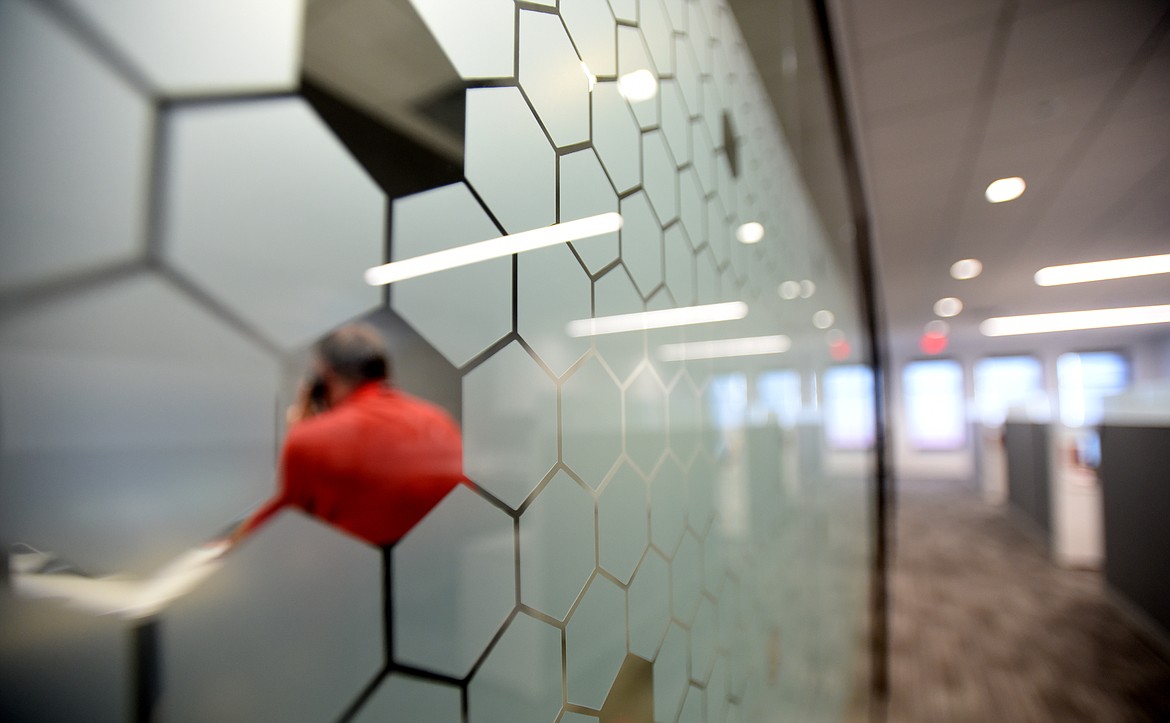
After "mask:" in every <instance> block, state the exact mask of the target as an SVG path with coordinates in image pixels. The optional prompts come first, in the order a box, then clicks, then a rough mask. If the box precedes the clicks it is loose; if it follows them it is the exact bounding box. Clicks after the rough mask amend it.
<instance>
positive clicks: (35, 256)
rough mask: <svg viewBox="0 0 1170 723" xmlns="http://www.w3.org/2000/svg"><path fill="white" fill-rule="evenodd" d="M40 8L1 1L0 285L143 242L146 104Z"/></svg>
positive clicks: (102, 260) (62, 271) (22, 282)
mask: <svg viewBox="0 0 1170 723" xmlns="http://www.w3.org/2000/svg"><path fill="white" fill-rule="evenodd" d="M42 5H43V4H42V3H37V2H32V1H31V0H13V1H11V2H5V3H2V4H0V290H6V289H9V288H13V287H28V286H29V285H31V284H33V283H36V282H41V281H45V280H48V279H52V278H55V277H60V276H63V275H66V274H70V273H76V272H78V271H85V270H89V269H93V268H100V267H103V266H108V265H110V264H112V263H117V262H124V261H127V260H129V259H131V258H133V257H134V256H135V255H136V254H137V253H138V252H140V251H141V250H142V248H143V246H144V240H143V239H144V234H145V228H144V227H143V223H142V215H141V214H140V213H139V212H138V209H140V208H142V207H143V206H144V205H145V204H146V201H147V199H146V190H147V185H148V184H147V177H146V172H147V168H148V153H149V149H150V139H149V134H150V125H151V113H150V107H149V105H148V104H147V103H146V99H145V98H142V97H140V96H139V95H138V94H137V93H136V92H135V91H134V89H133V87H132V86H131V85H130V84H129V83H128V82H127V81H126V80H125V79H123V78H120V77H118V74H117V73H115V72H114V71H113V70H112V69H110V68H107V67H105V66H104V65H102V64H101V63H99V62H97V58H96V57H95V56H94V55H93V53H92V51H91V50H90V49H89V48H87V47H85V44H84V43H83V42H81V41H80V40H79V39H78V38H76V37H74V36H72V35H71V34H70V33H68V32H66V31H65V30H64V29H63V28H61V27H59V26H57V25H56V23H54V22H52V19H51V17H50V16H49V14H48V13H47V11H46V9H45V8H44V7H42ZM46 89H52V90H51V92H46ZM82 114H83V115H84V126H85V129H86V131H85V132H82V133H79V132H78V127H79V123H80V122H81V119H80V117H81V115H82ZM94 138H100V139H101V143H94V142H93V139H94Z"/></svg>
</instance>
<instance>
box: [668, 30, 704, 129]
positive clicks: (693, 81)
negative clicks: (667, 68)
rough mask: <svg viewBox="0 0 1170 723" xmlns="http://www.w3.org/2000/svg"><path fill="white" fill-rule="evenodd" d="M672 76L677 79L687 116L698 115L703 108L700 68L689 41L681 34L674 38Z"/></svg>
mask: <svg viewBox="0 0 1170 723" xmlns="http://www.w3.org/2000/svg"><path fill="white" fill-rule="evenodd" d="M674 62H675V72H674V77H675V78H676V79H677V80H678V88H679V90H680V91H682V99H683V102H684V103H686V106H687V110H688V111H690V112H689V113H688V115H689V116H695V115H698V114H699V113H700V112H701V111H702V109H703V102H702V92H701V88H702V82H701V79H700V76H701V73H702V71H701V69H700V67H699V61H698V60H696V59H695V51H694V49H693V48H692V47H691V43H690V41H689V40H687V39H686V38H685V37H683V36H676V37H675V39H674Z"/></svg>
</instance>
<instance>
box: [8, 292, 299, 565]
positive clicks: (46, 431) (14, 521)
mask: <svg viewBox="0 0 1170 723" xmlns="http://www.w3.org/2000/svg"><path fill="white" fill-rule="evenodd" d="M0 378H2V379H3V380H4V384H3V385H0V425H2V426H3V429H4V455H5V456H4V472H3V476H4V496H5V498H6V499H7V500H9V501H10V502H15V501H19V504H4V505H0V529H3V530H4V534H5V535H6V536H9V539H12V540H23V541H26V542H28V543H30V544H32V545H34V546H35V547H38V548H40V549H45V550H51V551H53V552H54V553H56V554H58V555H61V556H63V557H65V558H67V559H69V560H71V561H72V562H74V563H76V564H77V565H78V566H79V567H81V568H82V569H85V570H100V571H116V572H119V573H125V574H131V575H141V576H146V575H150V574H152V573H154V572H155V571H156V570H157V569H158V568H159V567H161V566H162V565H164V564H166V563H167V562H169V561H170V560H173V559H174V558H175V557H176V556H178V555H180V554H181V553H182V552H183V551H185V550H188V549H189V548H190V547H191V546H192V545H193V544H195V543H197V542H199V541H201V540H204V539H206V536H207V535H208V534H209V531H213V530H215V529H216V528H218V527H219V526H221V525H223V524H225V523H226V522H227V521H229V520H232V519H234V518H236V517H238V516H239V515H240V514H242V513H243V512H244V511H245V510H247V509H248V508H249V507H250V506H251V505H253V504H255V501H256V500H257V499H261V498H263V497H264V496H265V495H267V494H269V493H270V492H271V489H272V488H271V482H270V481H269V480H271V479H272V474H273V471H274V470H273V459H272V450H273V448H274V446H275V445H276V438H275V429H274V425H273V420H272V410H273V403H274V400H275V399H276V391H277V382H278V379H279V378H280V368H279V365H278V364H277V363H276V361H275V360H274V359H272V358H271V357H270V356H269V355H268V354H267V353H265V352H264V351H263V349H262V347H260V345H259V344H257V343H256V342H255V341H254V340H252V339H249V338H247V337H245V336H244V335H242V334H241V333H240V332H239V331H238V330H237V329H235V328H233V327H232V326H230V325H229V324H227V323H225V322H224V321H223V320H222V319H221V318H218V317H216V316H214V315H212V314H210V313H208V311H207V310H206V309H205V308H203V307H201V306H199V305H197V304H195V303H193V302H192V300H191V299H190V298H189V297H187V296H186V295H184V294H181V293H179V292H177V291H176V290H175V289H174V288H173V287H171V286H170V285H168V284H167V283H165V282H163V281H161V280H160V279H159V278H158V277H156V276H154V275H152V274H149V273H145V272H143V273H140V274H136V275H132V276H129V277H127V278H123V279H121V280H120V281H119V282H118V283H116V284H109V285H105V286H97V287H95V288H89V289H86V290H84V291H82V290H79V291H78V292H76V293H74V294H71V295H66V296H62V297H57V298H54V299H53V300H52V301H49V302H43V303H38V304H35V305H29V306H26V307H25V308H23V309H21V311H20V313H16V314H9V315H7V316H6V317H5V318H4V319H3V320H2V321H0ZM114 450H116V452H114ZM46 480H52V489H53V494H46V487H45V485H46ZM63 500H68V504H63V503H62V501H63ZM144 509H146V510H150V511H151V513H150V514H142V513H141V511H142V510H144ZM112 530H116V531H118V534H112V533H111V531H112ZM144 540H149V541H150V544H143V541H144Z"/></svg>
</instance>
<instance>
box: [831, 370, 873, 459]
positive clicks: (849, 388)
mask: <svg viewBox="0 0 1170 723" xmlns="http://www.w3.org/2000/svg"><path fill="white" fill-rule="evenodd" d="M824 393H825V407H824V412H825V438H826V439H827V440H828V443H829V446H830V447H833V448H835V449H868V448H870V447H872V446H873V441H874V400H873V371H872V370H871V369H870V368H869V367H867V366H864V365H862V364H849V365H845V366H837V367H831V368H830V369H829V370H828V371H826V372H825V381H824Z"/></svg>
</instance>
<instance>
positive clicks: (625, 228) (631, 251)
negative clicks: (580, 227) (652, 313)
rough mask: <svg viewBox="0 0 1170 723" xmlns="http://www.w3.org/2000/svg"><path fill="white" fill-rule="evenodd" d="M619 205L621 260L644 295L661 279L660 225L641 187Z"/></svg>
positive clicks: (651, 290)
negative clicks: (620, 210) (620, 217)
mask: <svg viewBox="0 0 1170 723" xmlns="http://www.w3.org/2000/svg"><path fill="white" fill-rule="evenodd" d="M621 209H622V219H623V222H622V230H621V239H622V261H624V262H625V265H626V268H627V269H629V271H630V277H631V278H633V280H634V283H635V284H636V285H637V286H638V292H639V293H640V294H641V295H642V298H647V297H649V296H650V294H651V293H652V292H653V291H654V289H655V288H656V287H657V286H658V285H659V284H660V283H662V228H661V227H660V226H659V225H658V220H657V219H656V218H655V217H654V211H653V210H651V206H650V201H649V199H648V198H647V196H646V193H645V192H644V191H638V192H637V193H634V194H632V195H629V196H626V197H625V198H623V199H622V202H621Z"/></svg>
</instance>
